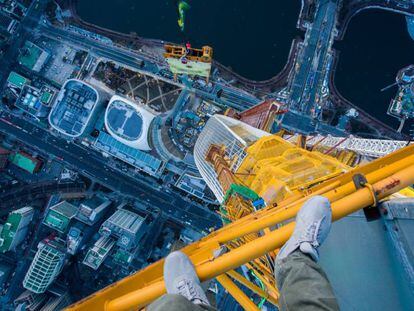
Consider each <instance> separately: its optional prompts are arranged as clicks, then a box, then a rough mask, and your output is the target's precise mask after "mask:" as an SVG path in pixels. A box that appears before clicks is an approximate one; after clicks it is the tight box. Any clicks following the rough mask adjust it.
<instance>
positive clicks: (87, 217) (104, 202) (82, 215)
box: [76, 195, 112, 225]
mask: <svg viewBox="0 0 414 311" xmlns="http://www.w3.org/2000/svg"><path fill="white" fill-rule="evenodd" d="M111 204H112V202H111V201H110V200H108V199H107V198H104V197H101V196H99V195H95V196H93V197H91V198H90V199H87V200H85V201H84V202H82V203H81V204H80V205H79V212H78V214H77V215H76V219H78V220H80V221H82V222H83V223H86V224H88V225H93V224H94V223H96V222H97V221H98V220H99V219H101V218H102V216H103V215H104V213H105V211H106V209H107V207H109V206H110V205H111Z"/></svg>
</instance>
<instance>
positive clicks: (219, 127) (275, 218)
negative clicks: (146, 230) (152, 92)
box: [68, 102, 414, 310]
mask: <svg viewBox="0 0 414 311" xmlns="http://www.w3.org/2000/svg"><path fill="white" fill-rule="evenodd" d="M282 109H283V108H282V107H280V105H278V104H277V103H271V102H264V103H262V104H260V105H258V106H256V107H255V108H253V109H252V110H248V111H245V112H242V113H237V114H236V113H234V112H232V111H227V114H228V115H227V116H226V115H214V116H213V117H211V118H210V119H209V120H208V122H207V124H206V126H205V127H204V129H203V131H202V132H201V134H200V136H199V138H198V140H197V142H196V145H195V149H194V156H195V161H196V164H197V167H198V169H199V171H200V173H201V175H202V177H203V179H204V180H205V182H206V183H207V185H208V186H209V188H210V189H211V190H212V191H213V193H214V195H215V196H216V198H217V200H218V201H219V202H220V203H221V204H220V209H219V211H218V212H219V214H220V216H221V219H222V222H223V227H222V228H221V229H219V230H216V231H213V232H211V233H210V234H209V235H208V236H206V237H204V238H202V239H201V240H199V241H197V242H195V243H193V244H190V245H187V246H185V247H184V248H183V249H182V251H183V252H184V253H185V254H187V255H188V256H189V257H190V259H191V260H192V262H193V264H194V265H195V269H196V272H197V275H198V277H199V278H200V280H201V281H207V280H211V279H215V281H216V282H217V283H219V284H221V286H222V287H223V288H224V289H225V290H226V292H228V293H229V294H230V295H231V296H232V297H233V298H234V299H235V301H237V303H238V304H239V305H240V306H241V307H242V308H243V309H245V310H259V309H261V308H262V307H263V305H264V304H265V303H266V304H267V305H273V306H275V307H277V306H278V299H279V292H278V290H277V286H276V283H275V278H274V258H275V256H276V255H277V253H278V251H279V249H280V248H281V247H282V246H283V244H284V243H285V242H286V240H287V239H288V238H289V236H290V235H291V234H292V232H293V229H294V226H295V222H294V218H295V216H296V214H297V212H298V210H299V209H300V207H301V205H302V204H303V203H304V202H305V201H306V200H307V199H309V198H311V197H313V196H316V195H322V196H324V197H326V198H328V199H329V200H330V202H331V204H332V218H333V221H338V220H340V219H342V218H344V217H346V216H348V215H351V214H354V215H360V216H361V215H364V217H365V219H366V221H367V223H368V222H369V221H373V220H375V219H379V218H381V217H385V218H387V219H393V217H395V218H398V216H396V215H397V214H398V213H401V212H403V211H404V210H405V213H406V215H405V216H402V217H403V218H404V217H405V218H409V217H408V215H409V214H412V207H413V206H414V205H413V204H414V203H413V198H414V191H413V189H412V188H411V185H412V184H413V183H414V152H413V151H414V145H412V144H410V143H409V142H406V141H389V140H382V141H381V140H369V139H361V138H355V137H352V136H351V137H346V138H337V137H324V136H318V135H316V136H309V137H306V136H303V135H299V134H295V133H289V132H287V131H285V130H283V129H282V130H281V131H279V132H278V133H276V134H270V132H269V127H270V125H269V124H271V123H272V122H270V121H269V120H272V119H274V117H275V115H277V114H278V113H281V111H282ZM229 115H232V116H233V117H230V116H229ZM359 212H361V213H359ZM400 216H401V214H400ZM361 217H362V216H361ZM334 226H335V224H334ZM395 231H398V230H395ZM400 234H401V233H400ZM397 235H398V234H397ZM409 244H410V242H409V243H408V244H406V245H404V246H401V247H402V248H403V249H404V250H403V249H400V251H399V254H398V255H397V257H399V259H400V260H401V265H402V266H403V267H404V271H406V272H407V273H408V272H409V271H410V267H409V266H410V265H411V264H412V261H411V264H407V263H410V258H409V257H405V258H404V256H409V254H410V252H411V251H410V246H409ZM404 254H405V255H404ZM404 262H405V263H406V265H404V264H403V263H404ZM162 266H163V261H162V260H161V261H159V262H156V263H154V264H152V265H150V266H148V267H147V268H145V269H144V270H142V271H138V272H137V273H135V274H133V275H131V276H129V277H127V278H125V279H123V280H121V281H119V282H117V283H115V284H113V285H112V286H110V287H107V288H105V289H103V290H101V291H99V292H97V293H95V294H94V295H92V296H90V297H87V298H85V299H84V300H82V301H80V302H78V303H75V304H73V305H72V306H70V307H69V308H68V310H91V309H93V310H97V309H102V310H132V309H136V308H141V307H144V306H146V305H148V304H149V303H151V302H152V301H154V300H155V299H157V298H158V297H160V296H161V295H163V294H164V293H165V291H166V289H165V285H164V281H163V269H162ZM410 277H412V274H411V276H410ZM355 286H357V285H355ZM357 287H358V286H357Z"/></svg>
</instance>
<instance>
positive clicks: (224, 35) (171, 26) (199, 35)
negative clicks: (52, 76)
mask: <svg viewBox="0 0 414 311" xmlns="http://www.w3.org/2000/svg"><path fill="white" fill-rule="evenodd" d="M188 2H189V3H190V5H191V8H190V10H189V11H188V12H187V14H186V22H185V30H184V32H181V31H180V28H179V26H178V23H177V20H178V13H177V5H176V1H174V0H151V1H148V0H147V1H142V0H80V1H78V7H77V10H78V14H79V15H80V16H81V17H82V18H83V19H84V20H86V21H88V22H91V23H93V24H96V25H99V26H102V27H105V28H110V29H113V30H117V31H120V32H126V33H129V32H136V33H137V34H138V35H140V36H142V37H146V38H153V39H162V40H166V41H171V42H176V43H185V42H187V41H190V42H191V43H192V44H193V46H195V47H200V46H202V45H210V46H212V47H213V48H214V58H215V59H217V60H218V61H220V62H221V63H222V64H224V65H226V66H229V67H231V68H232V69H233V70H235V71H236V72H237V73H239V74H241V75H242V76H244V77H247V78H250V79H254V80H265V79H268V78H271V77H273V76H275V75H276V74H278V73H279V72H280V70H281V69H282V68H283V67H284V66H285V64H286V62H287V59H288V55H289V51H290V47H291V44H292V40H293V39H294V38H295V36H297V35H300V34H301V32H300V31H299V30H298V29H296V23H297V20H298V17H299V12H300V6H301V1H300V0H290V1H283V0H276V1H274V0H226V1H223V0H209V1H207V0H189V1H188Z"/></svg>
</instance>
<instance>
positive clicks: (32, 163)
mask: <svg viewBox="0 0 414 311" xmlns="http://www.w3.org/2000/svg"><path fill="white" fill-rule="evenodd" d="M9 159H10V162H12V163H13V164H14V165H16V166H18V167H20V168H21V169H23V170H25V171H27V172H29V173H30V174H33V173H35V172H36V171H37V170H38V169H39V168H40V166H41V164H42V162H41V161H40V160H38V159H36V158H34V157H32V156H30V155H28V154H25V153H22V152H18V153H15V154H12V155H11V156H10V158H9Z"/></svg>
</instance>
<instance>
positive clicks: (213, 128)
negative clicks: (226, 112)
mask: <svg viewBox="0 0 414 311" xmlns="http://www.w3.org/2000/svg"><path fill="white" fill-rule="evenodd" d="M269 135H270V134H269V133H267V132H265V131H262V130H259V129H257V128H254V127H252V126H250V125H248V124H246V123H243V122H241V121H238V120H236V119H233V118H230V117H226V116H223V115H214V116H213V117H211V118H210V119H209V120H208V122H207V124H206V126H205V127H204V129H203V131H202V132H201V134H200V136H199V138H198V140H197V142H196V144H195V148H194V159H195V162H196V165H197V168H198V170H199V171H200V174H201V176H203V179H204V180H205V181H206V183H207V185H208V186H209V187H210V189H211V190H212V191H213V193H214V195H215V196H216V198H217V200H218V201H219V202H221V201H222V200H223V198H224V193H223V190H222V188H221V185H220V183H219V181H218V179H217V174H216V172H215V171H214V168H213V166H212V165H211V164H210V163H208V162H207V161H206V155H207V153H208V150H209V148H210V146H211V145H219V146H225V147H226V150H227V156H228V157H229V159H231V160H236V159H243V153H244V149H245V148H246V147H248V146H250V145H251V144H252V143H254V142H255V141H257V140H258V139H259V138H260V137H263V136H269ZM237 162H239V161H235V163H237ZM239 164H240V163H239Z"/></svg>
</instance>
